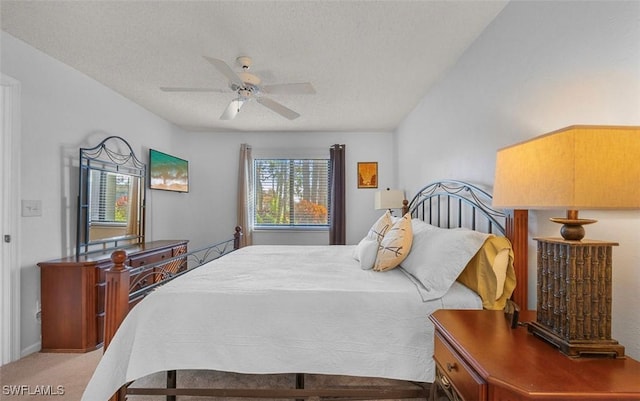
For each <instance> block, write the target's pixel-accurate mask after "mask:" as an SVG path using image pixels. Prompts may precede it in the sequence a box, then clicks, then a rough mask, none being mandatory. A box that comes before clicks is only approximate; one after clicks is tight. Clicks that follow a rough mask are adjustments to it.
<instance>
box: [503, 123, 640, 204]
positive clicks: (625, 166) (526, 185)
mask: <svg viewBox="0 0 640 401" xmlns="http://www.w3.org/2000/svg"><path fill="white" fill-rule="evenodd" d="M493 207H495V208H501V209H568V210H579V209H634V208H640V127H626V126H624V127H623V126H581V125H574V126H570V127H567V128H563V129H561V130H558V131H554V132H551V133H549V134H546V135H542V136H539V137H536V138H534V139H531V140H529V141H526V142H522V143H519V144H516V145H513V146H509V147H507V148H503V149H500V150H499V151H498V154H497V158H496V175H495V182H494V189H493Z"/></svg>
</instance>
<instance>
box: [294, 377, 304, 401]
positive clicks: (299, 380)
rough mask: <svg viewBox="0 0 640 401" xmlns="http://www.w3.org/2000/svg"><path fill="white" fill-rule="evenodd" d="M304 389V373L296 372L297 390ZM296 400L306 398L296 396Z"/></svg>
mask: <svg viewBox="0 0 640 401" xmlns="http://www.w3.org/2000/svg"><path fill="white" fill-rule="evenodd" d="M303 389H304V373H296V390H303ZM296 401H304V399H301V398H296Z"/></svg>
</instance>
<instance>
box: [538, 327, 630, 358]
mask: <svg viewBox="0 0 640 401" xmlns="http://www.w3.org/2000/svg"><path fill="white" fill-rule="evenodd" d="M527 327H528V330H529V332H530V333H532V334H534V335H536V336H538V337H540V338H542V339H543V340H545V341H547V342H549V343H551V344H553V345H554V346H556V347H558V348H559V349H560V351H561V352H562V353H563V354H565V355H567V356H570V357H574V358H579V357H594V356H608V357H612V358H622V357H624V346H623V345H620V344H619V343H618V341H616V340H614V339H609V340H584V341H567V340H565V339H563V338H562V337H560V336H558V335H557V334H555V333H554V332H553V331H552V330H550V329H549V328H548V327H545V326H544V325H542V324H540V323H538V322H530V323H529V324H528V325H527Z"/></svg>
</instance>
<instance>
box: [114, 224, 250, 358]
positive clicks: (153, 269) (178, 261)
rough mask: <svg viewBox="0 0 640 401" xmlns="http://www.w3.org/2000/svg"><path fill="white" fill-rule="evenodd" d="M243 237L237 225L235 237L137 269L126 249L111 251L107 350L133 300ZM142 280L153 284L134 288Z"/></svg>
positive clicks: (231, 248)
mask: <svg viewBox="0 0 640 401" xmlns="http://www.w3.org/2000/svg"><path fill="white" fill-rule="evenodd" d="M241 237H242V229H241V228H240V227H236V229H235V233H234V235H233V237H232V238H231V239H228V240H226V241H222V242H219V243H216V244H212V245H208V246H206V247H204V248H200V249H197V250H195V251H190V252H187V253H184V254H181V255H178V256H174V257H172V258H168V259H164V260H162V261H160V262H157V263H152V264H149V265H146V266H142V267H139V268H136V269H132V268H131V267H129V266H126V265H125V261H126V260H127V253H126V252H125V251H123V250H116V251H114V252H113V253H112V254H111V261H112V262H113V266H112V267H111V268H110V269H108V270H107V272H106V293H105V323H104V350H106V349H107V347H108V346H109V343H110V342H111V339H113V336H114V335H115V333H116V331H117V330H118V327H120V324H121V323H122V321H123V320H124V318H125V317H126V316H127V313H128V312H129V308H130V306H129V303H130V301H132V300H140V299H142V298H144V297H145V296H146V295H147V294H148V293H149V292H151V291H153V290H154V289H155V288H157V287H158V286H160V285H163V284H165V283H166V282H168V281H170V280H173V279H174V278H176V277H178V276H180V275H182V274H185V273H187V272H188V271H190V270H193V269H196V268H198V267H200V266H202V265H204V264H205V263H208V262H210V261H212V260H214V259H217V258H219V257H221V256H223V255H226V254H227V253H229V252H232V251H234V250H236V249H238V248H240V238H241ZM132 277H135V279H134V280H132V279H131V278H132ZM140 280H148V281H149V282H151V283H152V284H150V285H147V286H145V287H144V288H142V289H139V290H137V291H131V289H132V288H135V286H136V284H137V282H138V281H140Z"/></svg>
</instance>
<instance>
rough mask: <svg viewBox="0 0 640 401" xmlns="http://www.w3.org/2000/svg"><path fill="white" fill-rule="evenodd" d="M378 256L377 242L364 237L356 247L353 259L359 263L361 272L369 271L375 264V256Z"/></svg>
mask: <svg viewBox="0 0 640 401" xmlns="http://www.w3.org/2000/svg"><path fill="white" fill-rule="evenodd" d="M377 255H378V241H376V240H374V239H371V238H368V237H364V238H363V239H362V240H361V241H360V242H359V243H358V246H356V249H355V250H354V253H353V257H354V258H355V259H356V260H357V261H358V262H360V267H361V268H362V269H363V270H369V269H371V268H372V267H373V264H374V263H375V262H376V256H377Z"/></svg>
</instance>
